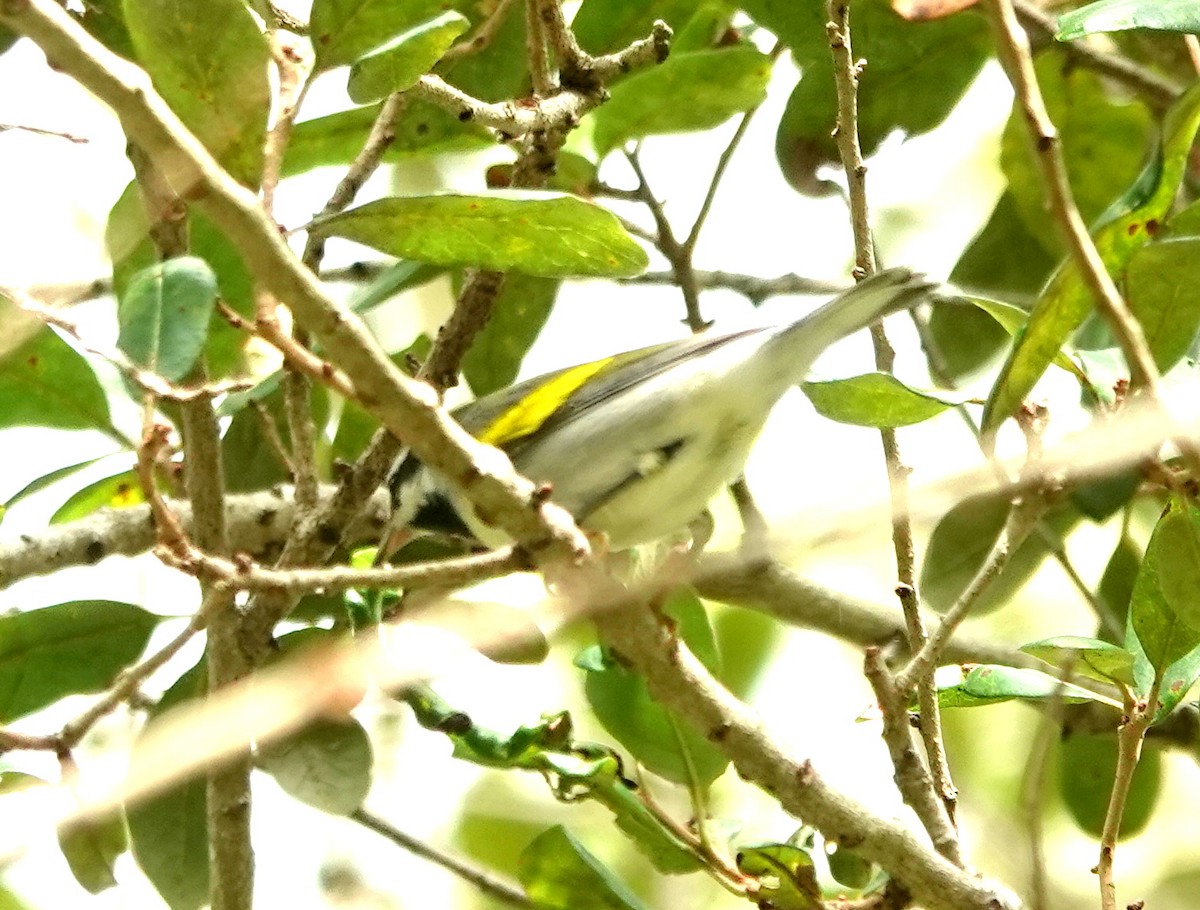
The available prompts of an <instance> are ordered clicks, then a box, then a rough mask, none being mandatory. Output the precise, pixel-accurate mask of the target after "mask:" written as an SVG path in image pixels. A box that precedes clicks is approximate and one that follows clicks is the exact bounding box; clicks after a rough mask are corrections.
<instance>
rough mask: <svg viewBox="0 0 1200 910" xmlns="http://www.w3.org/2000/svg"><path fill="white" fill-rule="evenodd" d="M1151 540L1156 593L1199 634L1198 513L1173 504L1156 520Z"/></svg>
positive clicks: (1199, 516) (1199, 547)
mask: <svg viewBox="0 0 1200 910" xmlns="http://www.w3.org/2000/svg"><path fill="white" fill-rule="evenodd" d="M1151 540H1152V541H1153V542H1154V545H1155V547H1156V555H1157V556H1158V561H1159V565H1160V566H1161V567H1162V568H1161V570H1160V572H1159V589H1160V590H1161V591H1162V594H1163V597H1164V598H1166V601H1167V605H1168V606H1169V607H1170V608H1171V609H1172V610H1174V611H1175V615H1176V616H1178V617H1179V618H1180V619H1181V620H1183V622H1185V623H1186V624H1187V625H1189V626H1191V627H1192V629H1195V630H1200V509H1197V508H1196V507H1195V506H1191V505H1187V504H1182V503H1175V504H1173V505H1172V506H1171V508H1169V509H1168V510H1167V512H1166V514H1165V515H1163V516H1162V518H1160V519H1159V521H1158V525H1157V526H1156V527H1155V529H1154V534H1153V536H1152V538H1151ZM1198 637H1200V636H1198ZM1197 644H1200V641H1197Z"/></svg>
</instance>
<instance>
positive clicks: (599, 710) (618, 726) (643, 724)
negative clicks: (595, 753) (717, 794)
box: [576, 587, 729, 787]
mask: <svg viewBox="0 0 1200 910" xmlns="http://www.w3.org/2000/svg"><path fill="white" fill-rule="evenodd" d="M666 610H667V612H668V613H669V614H670V615H671V616H673V617H675V621H676V623H677V630H676V631H677V633H678V635H679V637H680V639H681V640H682V641H683V642H684V643H685V644H687V645H688V647H689V648H691V650H692V651H693V652H694V653H695V654H696V656H697V658H699V659H700V661H701V662H702V663H704V665H705V666H706V667H708V668H709V669H710V670H711V671H713V672H714V673H715V672H717V669H718V668H717V662H718V656H717V652H716V642H715V640H714V638H713V633H712V627H711V626H710V625H709V623H708V616H707V614H706V612H705V610H704V606H703V604H702V603H701V602H700V599H699V598H698V597H696V595H695V593H694V592H693V591H692V590H691V589H690V588H686V587H685V588H680V589H679V590H678V591H676V593H675V594H674V595H673V596H672V597H671V600H670V602H669V603H668V604H667V606H666ZM576 665H577V666H581V667H582V668H583V669H586V670H587V671H588V673H587V678H586V680H585V682H584V692H585V693H586V695H587V699H588V703H589V704H590V705H591V706H592V710H593V711H595V713H596V717H597V718H598V719H599V720H600V723H601V724H603V725H604V729H606V730H607V731H608V732H609V733H610V734H611V735H612V736H613V737H614V738H615V739H616V740H617V741H618V742H619V743H621V745H623V746H624V747H625V748H626V749H628V750H629V751H630V752H632V753H633V755H634V756H635V757H636V758H637V760H638V761H639V762H640V763H642V764H643V765H645V767H647V768H648V769H649V770H651V771H653V772H654V773H655V774H658V775H660V776H662V777H665V778H667V779H668V780H672V781H675V782H676V783H683V784H687V783H694V784H695V785H696V786H700V787H707V786H709V785H710V784H711V783H712V782H713V781H715V780H716V779H717V778H718V777H720V776H721V774H722V773H724V771H725V769H726V767H728V765H729V759H728V758H726V757H725V756H724V755H722V754H721V753H720V752H718V751H717V749H716V748H715V747H714V746H713V745H712V743H710V742H709V741H708V740H707V739H705V738H704V737H703V736H701V735H700V734H699V733H697V732H696V731H695V730H693V729H692V728H691V727H690V726H688V725H686V724H685V723H683V722H682V721H681V720H679V719H678V718H677V717H676V716H675V715H674V714H672V713H671V712H670V711H669V710H668V709H667V708H665V707H663V706H662V705H661V704H659V703H658V702H657V701H655V700H654V699H653V698H651V697H650V693H649V691H648V690H647V689H646V683H645V680H643V679H642V677H640V676H638V675H637V674H635V673H632V672H631V671H629V670H628V669H626V668H625V667H624V666H622V665H621V664H619V663H617V662H615V661H611V660H609V659H607V658H606V657H605V656H604V655H603V654H601V653H600V652H598V650H592V651H589V652H585V654H584V656H583V657H582V659H577V660H576Z"/></svg>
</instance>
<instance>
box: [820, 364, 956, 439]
mask: <svg viewBox="0 0 1200 910" xmlns="http://www.w3.org/2000/svg"><path fill="white" fill-rule="evenodd" d="M800 388H802V389H803V390H804V394H805V395H807V396H808V400H809V401H811V402H812V404H813V407H814V408H816V410H817V413H818V414H820V415H821V416H822V417H827V418H829V419H830V420H836V421H838V422H839V423H849V424H854V425H855V426H860V427H877V428H883V427H906V426H911V425H912V424H914V423H921V422H922V421H925V420H929V419H930V418H932V417H936V416H937V415H938V414H941V413H942V412H943V411H945V410H946V409H947V408H952V407H955V406H956V405H960V404H962V403H963V402H964V401H966V400H967V398H968V396H965V395H956V394H953V393H950V392H934V391H926V390H924V389H914V388H913V387H912V386H908V385H905V384H904V383H903V382H901V381H900V380H899V379H897V378H896V377H895V376H892V375H891V374H889V373H865V374H863V375H861V376H851V377H849V378H848V379H833V380H830V381H827V382H805V383H802V384H801V386H800Z"/></svg>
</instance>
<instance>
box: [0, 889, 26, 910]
mask: <svg viewBox="0 0 1200 910" xmlns="http://www.w3.org/2000/svg"><path fill="white" fill-rule="evenodd" d="M0 910H32V908H31V907H30V906H29V905H28V904H26V903H25V902H24V901H21V900H18V899H17V896H16V895H15V894H13V893H12V892H11V891H9V890H8V889H7V888H5V887H4V886H3V885H0Z"/></svg>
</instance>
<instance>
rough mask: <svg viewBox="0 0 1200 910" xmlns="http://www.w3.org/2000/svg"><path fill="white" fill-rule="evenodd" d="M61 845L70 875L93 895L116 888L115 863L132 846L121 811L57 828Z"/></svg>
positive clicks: (59, 844)
mask: <svg viewBox="0 0 1200 910" xmlns="http://www.w3.org/2000/svg"><path fill="white" fill-rule="evenodd" d="M58 846H59V849H61V850H62V854H63V856H64V857H65V858H66V860H67V865H68V866H70V867H71V874H72V875H74V876H75V880H76V881H77V882H79V884H80V885H82V886H83V888H84V889H85V890H86V891H88V892H89V893H91V894H99V893H100V892H101V891H105V890H107V889H108V888H111V887H113V886H114V885H115V884H116V883H117V880H116V878H115V877H114V876H113V866H114V865H115V864H116V861H117V857H118V856H120V855H121V854H122V853H124V852H125V851H126V850H128V849H129V836H128V834H127V833H126V831H125V819H124V817H123V816H122V815H121V813H120V812H111V813H109V814H107V815H105V816H104V817H103V818H100V819H94V820H90V821H85V822H73V823H71V824H68V825H65V826H63V827H62V828H60V829H59V831H58Z"/></svg>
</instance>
